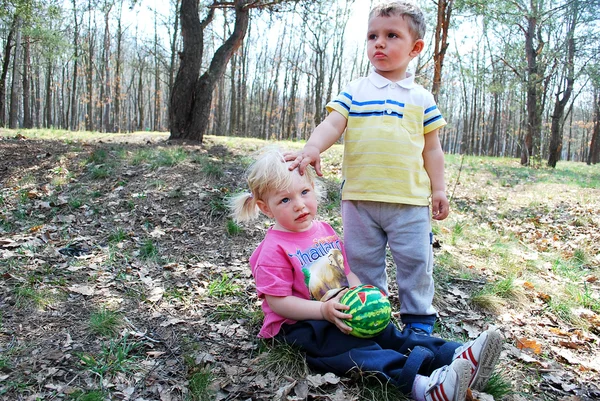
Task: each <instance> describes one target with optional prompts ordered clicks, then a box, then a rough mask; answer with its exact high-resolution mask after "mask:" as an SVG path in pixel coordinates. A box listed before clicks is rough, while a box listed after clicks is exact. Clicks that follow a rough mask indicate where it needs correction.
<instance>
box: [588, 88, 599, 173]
mask: <svg viewBox="0 0 600 401" xmlns="http://www.w3.org/2000/svg"><path fill="white" fill-rule="evenodd" d="M598 162H600V91H599V90H598V88H595V90H594V128H593V132H592V140H591V141H590V151H589V153H588V157H587V164H588V165H592V164H597V163H598Z"/></svg>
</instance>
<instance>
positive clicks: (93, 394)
mask: <svg viewBox="0 0 600 401" xmlns="http://www.w3.org/2000/svg"><path fill="white" fill-rule="evenodd" d="M105 397H106V394H105V393H104V392H103V391H102V390H87V391H83V390H76V391H75V392H73V393H72V394H70V395H68V396H67V398H66V399H67V401H104V400H105V399H106V398H105Z"/></svg>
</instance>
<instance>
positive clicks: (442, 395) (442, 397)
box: [435, 383, 450, 401]
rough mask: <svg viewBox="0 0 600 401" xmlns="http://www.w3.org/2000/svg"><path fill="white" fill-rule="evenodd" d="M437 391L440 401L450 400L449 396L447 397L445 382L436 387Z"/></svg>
mask: <svg viewBox="0 0 600 401" xmlns="http://www.w3.org/2000/svg"><path fill="white" fill-rule="evenodd" d="M435 393H439V394H437V397H436V398H437V399H438V400H440V401H450V400H449V399H448V397H446V392H445V391H444V383H442V384H440V386H439V387H438V388H436V389H435Z"/></svg>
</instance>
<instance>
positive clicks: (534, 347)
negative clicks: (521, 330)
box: [517, 338, 542, 355]
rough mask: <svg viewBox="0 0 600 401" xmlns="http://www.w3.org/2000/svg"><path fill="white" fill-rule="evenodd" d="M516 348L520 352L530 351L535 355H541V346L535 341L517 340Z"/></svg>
mask: <svg viewBox="0 0 600 401" xmlns="http://www.w3.org/2000/svg"><path fill="white" fill-rule="evenodd" d="M517 348H518V349H521V350H527V349H528V350H531V351H533V353H534V354H536V355H539V354H541V353H542V345H541V344H540V343H538V342H537V341H535V340H529V339H527V338H519V339H517Z"/></svg>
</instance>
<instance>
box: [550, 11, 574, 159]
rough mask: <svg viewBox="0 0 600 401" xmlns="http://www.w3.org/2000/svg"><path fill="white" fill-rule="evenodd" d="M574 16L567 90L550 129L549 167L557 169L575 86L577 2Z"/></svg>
mask: <svg viewBox="0 0 600 401" xmlns="http://www.w3.org/2000/svg"><path fill="white" fill-rule="evenodd" d="M572 7H573V14H572V15H571V18H572V19H571V21H570V24H569V30H568V32H567V60H566V63H565V66H564V71H565V77H564V81H565V90H564V92H563V93H562V97H560V93H558V94H556V98H555V101H554V111H553V113H552V117H551V119H552V125H551V127H550V146H549V149H548V153H549V154H548V166H550V167H552V168H555V167H556V163H557V162H558V161H559V160H560V153H561V150H562V142H563V125H564V113H565V107H566V106H567V103H568V102H569V99H570V98H571V94H572V93H573V84H574V82H575V28H576V26H577V20H578V15H577V12H578V7H579V5H578V4H577V1H575V2H574V3H573V5H572Z"/></svg>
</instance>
